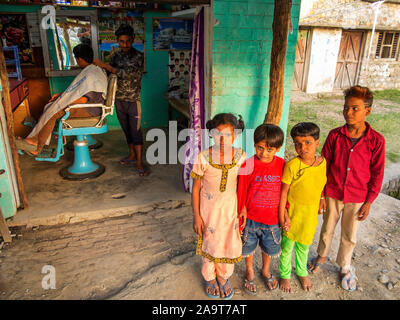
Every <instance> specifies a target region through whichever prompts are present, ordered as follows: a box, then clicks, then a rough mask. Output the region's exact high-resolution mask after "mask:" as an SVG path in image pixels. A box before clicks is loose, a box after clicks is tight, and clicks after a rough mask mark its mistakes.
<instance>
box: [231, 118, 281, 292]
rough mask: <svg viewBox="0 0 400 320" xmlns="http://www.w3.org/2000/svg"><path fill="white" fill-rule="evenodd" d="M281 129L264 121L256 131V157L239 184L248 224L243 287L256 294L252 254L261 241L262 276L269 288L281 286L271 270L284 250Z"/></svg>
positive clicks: (243, 171)
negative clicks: (282, 248) (281, 227)
mask: <svg viewBox="0 0 400 320" xmlns="http://www.w3.org/2000/svg"><path fill="white" fill-rule="evenodd" d="M283 138H284V134H283V131H282V130H281V128H279V127H278V126H275V125H273V124H262V125H260V126H259V127H257V129H256V130H255V132H254V147H255V148H256V154H255V156H253V157H251V158H250V159H248V160H247V161H246V162H245V163H244V164H243V165H242V167H241V169H240V173H239V183H238V191H237V196H238V212H239V213H242V212H243V211H244V212H245V217H246V216H247V219H246V226H245V228H244V229H243V232H242V241H243V249H242V256H243V257H245V260H246V275H245V279H244V289H245V291H246V292H247V293H248V294H251V295H254V294H256V291H257V288H256V284H255V283H254V269H253V255H254V251H255V249H256V248H257V244H258V243H259V244H260V248H261V251H262V261H263V267H262V271H261V275H262V276H263V278H264V279H265V282H266V286H267V287H268V289H269V290H274V289H276V287H277V286H278V281H277V280H276V279H274V278H273V276H272V274H271V273H270V272H269V266H270V263H271V259H272V258H278V257H279V255H280V253H281V229H280V227H279V221H278V209H279V200H280V195H281V177H282V172H283V167H284V164H285V161H284V160H283V159H282V158H280V157H277V156H275V153H276V152H278V151H279V149H280V148H281V146H282V144H283Z"/></svg>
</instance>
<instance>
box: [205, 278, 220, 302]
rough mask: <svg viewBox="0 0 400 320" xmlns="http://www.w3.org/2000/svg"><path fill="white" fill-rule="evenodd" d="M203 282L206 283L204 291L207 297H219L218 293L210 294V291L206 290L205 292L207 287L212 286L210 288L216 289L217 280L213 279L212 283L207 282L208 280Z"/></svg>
mask: <svg viewBox="0 0 400 320" xmlns="http://www.w3.org/2000/svg"><path fill="white" fill-rule="evenodd" d="M204 282H205V285H206V288H205V292H206V295H207V297H209V298H211V299H217V298H219V294H218V295H214V294H211V293H208V292H207V289H208V288H212V289H214V290H217V291H218V283H217V281H215V282H214V283H210V282H208V281H204Z"/></svg>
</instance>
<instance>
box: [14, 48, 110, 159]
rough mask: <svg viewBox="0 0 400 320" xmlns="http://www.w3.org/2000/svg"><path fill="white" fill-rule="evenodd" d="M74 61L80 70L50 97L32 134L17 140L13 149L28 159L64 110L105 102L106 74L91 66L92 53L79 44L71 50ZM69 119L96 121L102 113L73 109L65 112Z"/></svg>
mask: <svg viewBox="0 0 400 320" xmlns="http://www.w3.org/2000/svg"><path fill="white" fill-rule="evenodd" d="M73 52H74V56H75V60H76V62H77V64H78V66H79V67H81V68H83V70H82V71H81V72H80V73H79V74H78V75H77V76H76V78H75V79H74V81H72V83H71V84H70V85H69V87H68V88H67V89H66V90H65V91H64V92H63V93H62V94H57V95H54V96H53V97H52V98H51V99H50V101H49V103H48V104H47V105H46V106H45V107H44V110H43V114H42V115H41V116H40V118H39V121H38V123H37V124H36V126H35V127H34V128H33V130H32V132H31V133H30V134H29V135H28V137H27V138H25V139H20V138H19V139H17V140H16V144H17V148H18V149H20V150H25V151H26V152H27V153H28V154H30V155H34V156H36V155H38V154H39V153H40V152H41V150H42V149H43V146H44V145H45V144H48V143H49V141H50V137H51V133H52V131H53V128H54V125H55V123H56V120H57V119H60V118H62V117H63V116H64V115H65V110H64V109H66V108H67V107H69V106H71V105H73V104H81V103H92V104H93V103H101V104H103V103H104V101H105V96H106V91H107V76H106V73H105V72H104V71H103V69H101V68H100V67H98V66H95V65H94V64H92V62H93V50H92V48H91V47H90V46H88V45H86V44H79V45H77V46H76V47H75V48H74V49H73ZM69 113H70V117H71V118H82V117H97V116H100V115H101V113H102V109H101V108H100V107H98V108H97V107H94V108H90V107H88V108H76V109H71V110H70V111H69Z"/></svg>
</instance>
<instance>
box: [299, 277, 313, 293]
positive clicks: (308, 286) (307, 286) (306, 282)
mask: <svg viewBox="0 0 400 320" xmlns="http://www.w3.org/2000/svg"><path fill="white" fill-rule="evenodd" d="M298 277H299V279H300V283H301V286H302V287H303V290H304V291H311V290H312V288H313V287H314V286H313V284H312V283H311V281H310V279H309V278H308V277H300V276H298Z"/></svg>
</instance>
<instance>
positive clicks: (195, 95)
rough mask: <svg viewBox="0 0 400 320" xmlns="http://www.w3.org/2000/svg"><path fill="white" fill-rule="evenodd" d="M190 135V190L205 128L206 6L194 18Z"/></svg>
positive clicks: (187, 177)
mask: <svg viewBox="0 0 400 320" xmlns="http://www.w3.org/2000/svg"><path fill="white" fill-rule="evenodd" d="M189 104H190V124H189V129H190V132H191V133H190V135H189V137H188V138H187V140H186V153H185V163H184V166H183V175H182V178H183V187H184V188H185V191H189V190H190V172H191V171H192V168H193V162H194V159H195V157H196V156H197V154H198V153H199V152H200V151H201V145H202V141H201V129H202V128H204V8H201V9H200V11H199V12H198V14H196V16H195V18H194V24H193V42H192V61H191V65H190V84H189Z"/></svg>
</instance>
